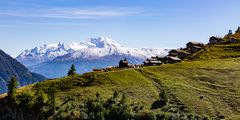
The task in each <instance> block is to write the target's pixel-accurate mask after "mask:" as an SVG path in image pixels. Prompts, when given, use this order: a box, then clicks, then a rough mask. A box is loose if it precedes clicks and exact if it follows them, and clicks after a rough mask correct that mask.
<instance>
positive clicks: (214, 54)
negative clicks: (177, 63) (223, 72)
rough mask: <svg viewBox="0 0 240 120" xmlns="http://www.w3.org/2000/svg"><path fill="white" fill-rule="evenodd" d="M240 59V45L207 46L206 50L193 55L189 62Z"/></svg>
mask: <svg viewBox="0 0 240 120" xmlns="http://www.w3.org/2000/svg"><path fill="white" fill-rule="evenodd" d="M238 57H240V43H234V44H212V45H206V46H205V47H204V49H202V50H201V51H199V52H197V53H195V54H193V55H192V56H190V57H189V58H188V59H189V60H206V59H223V58H238Z"/></svg>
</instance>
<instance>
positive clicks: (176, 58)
mask: <svg viewBox="0 0 240 120" xmlns="http://www.w3.org/2000/svg"><path fill="white" fill-rule="evenodd" d="M236 33H239V34H240V27H239V28H238V30H237V31H236ZM230 43H240V39H237V38H234V37H232V35H231V34H228V35H227V36H225V37H224V38H221V37H215V36H212V37H210V39H209V45H211V44H230ZM202 49H204V44H203V43H199V42H188V43H187V44H186V48H180V49H173V50H171V51H169V54H168V55H167V56H165V57H159V56H155V57H151V58H148V59H147V60H145V61H144V62H143V64H141V65H131V64H129V62H128V60H127V59H126V58H125V59H123V60H120V61H119V66H118V67H111V66H109V67H107V68H104V69H93V71H94V72H97V71H110V70H111V69H113V68H138V67H142V66H159V65H162V64H173V63H177V62H181V61H182V60H183V59H185V58H187V57H188V56H190V55H192V54H194V53H196V52H198V51H200V50H202Z"/></svg>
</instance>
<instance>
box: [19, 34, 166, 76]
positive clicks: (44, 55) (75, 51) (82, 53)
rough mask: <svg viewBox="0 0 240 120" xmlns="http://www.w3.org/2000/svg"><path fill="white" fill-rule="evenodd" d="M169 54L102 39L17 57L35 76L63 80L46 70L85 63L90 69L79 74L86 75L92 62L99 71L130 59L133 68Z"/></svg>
mask: <svg viewBox="0 0 240 120" xmlns="http://www.w3.org/2000/svg"><path fill="white" fill-rule="evenodd" d="M168 51H169V50H168V49H160V48H142V49H133V48H126V47H124V46H122V45H120V44H119V43H117V42H116V41H114V40H112V39H110V38H107V37H98V38H89V39H87V40H85V41H83V42H72V43H70V44H64V43H56V44H45V45H43V46H40V47H35V48H33V49H28V50H25V51H24V52H22V53H21V54H20V55H19V56H17V58H16V59H17V60H18V61H19V62H21V63H22V64H24V65H26V66H27V67H28V68H30V70H32V71H34V72H39V73H41V74H43V75H46V76H48V77H59V76H63V75H62V74H56V75H49V73H51V72H47V73H46V74H45V73H42V72H41V71H42V70H41V69H42V67H43V66H44V65H49V64H56V63H58V65H59V64H61V65H62V64H66V63H74V64H78V63H81V62H82V63H83V61H84V63H85V64H88V65H83V66H84V67H83V66H81V68H83V69H82V70H79V72H80V73H83V72H88V71H91V70H92V68H93V67H94V66H89V64H91V62H92V61H94V62H95V61H98V62H99V65H98V64H97V65H96V66H95V67H106V66H108V65H117V64H118V61H119V60H120V59H122V58H128V59H129V61H130V62H131V63H133V64H140V63H142V62H143V61H144V60H145V59H146V58H149V57H151V56H157V55H158V56H165V55H167V53H168ZM87 61H88V62H87ZM104 61H105V62H104ZM86 62H87V63H86ZM109 63H110V64H109ZM100 64H101V65H100ZM81 65H82V64H81ZM50 66H51V65H50ZM56 67H57V66H55V68H56ZM47 68H49V67H47ZM48 70H49V69H48ZM65 70H66V68H64V72H65ZM64 75H65V74H64Z"/></svg>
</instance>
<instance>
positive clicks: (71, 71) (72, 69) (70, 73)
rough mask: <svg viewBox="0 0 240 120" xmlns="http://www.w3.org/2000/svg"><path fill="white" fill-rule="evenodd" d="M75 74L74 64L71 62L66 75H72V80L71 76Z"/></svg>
mask: <svg viewBox="0 0 240 120" xmlns="http://www.w3.org/2000/svg"><path fill="white" fill-rule="evenodd" d="M75 74H76V68H75V65H74V64H72V66H71V68H70V69H69V71H68V76H72V80H73V76H74V75H75Z"/></svg>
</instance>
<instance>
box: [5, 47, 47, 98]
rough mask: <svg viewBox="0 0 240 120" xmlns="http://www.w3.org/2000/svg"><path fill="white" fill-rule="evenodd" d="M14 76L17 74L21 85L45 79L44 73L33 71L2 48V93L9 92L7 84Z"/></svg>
mask: <svg viewBox="0 0 240 120" xmlns="http://www.w3.org/2000/svg"><path fill="white" fill-rule="evenodd" d="M12 76H16V77H17V79H18V80H19V83H20V85H21V86H24V85H28V84H31V83H34V82H39V81H42V80H45V79H46V78H45V77H44V76H42V75H39V74H36V73H31V72H30V71H29V70H28V69H27V68H26V67H24V66H23V65H22V64H21V63H19V62H18V61H17V60H15V59H13V58H12V57H10V56H9V55H7V54H6V53H5V52H3V51H2V50H0V93H3V92H7V84H8V81H9V80H10V78H11V77H12Z"/></svg>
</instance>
